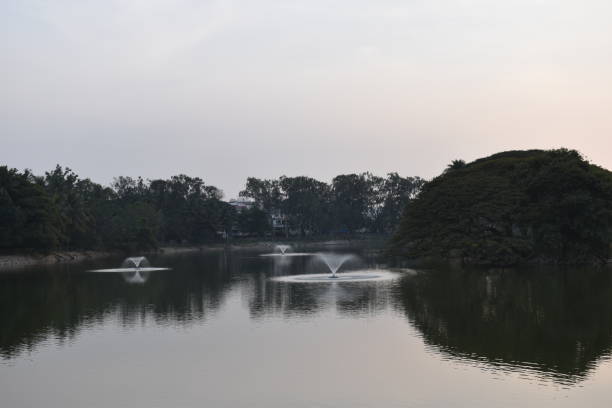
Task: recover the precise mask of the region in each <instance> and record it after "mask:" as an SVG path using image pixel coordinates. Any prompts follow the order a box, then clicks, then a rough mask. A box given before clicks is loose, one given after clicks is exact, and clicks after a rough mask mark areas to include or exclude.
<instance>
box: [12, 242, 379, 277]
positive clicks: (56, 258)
mask: <svg viewBox="0 0 612 408" xmlns="http://www.w3.org/2000/svg"><path fill="white" fill-rule="evenodd" d="M376 241H378V239H327V240H325V239H322V240H320V241H318V240H315V241H292V242H289V243H288V244H289V245H292V246H294V247H296V248H317V247H328V246H329V247H334V246H338V247H351V246H359V245H360V244H364V243H366V242H368V243H371V242H376ZM277 244H279V241H268V240H262V241H252V242H232V243H218V244H207V245H199V246H184V247H182V246H162V247H160V248H158V249H157V250H153V251H143V252H140V253H139V255H174V254H182V253H191V252H208V251H221V250H224V249H229V250H230V251H231V250H267V249H272V248H274V246H275V245H277ZM123 255H125V256H128V254H126V253H125V252H123V251H54V252H51V253H49V254H11V255H0V272H2V271H6V270H14V269H20V268H23V267H30V266H42V265H57V264H70V263H79V262H84V261H89V260H93V259H102V258H111V257H117V256H123Z"/></svg>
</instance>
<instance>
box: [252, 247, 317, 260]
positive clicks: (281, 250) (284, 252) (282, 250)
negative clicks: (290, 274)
mask: <svg viewBox="0 0 612 408" xmlns="http://www.w3.org/2000/svg"><path fill="white" fill-rule="evenodd" d="M292 250H293V247H292V246H291V245H285V244H278V245H274V252H272V253H269V254H260V255H259V256H272V257H274V256H278V257H283V258H284V257H291V256H309V255H312V254H311V253H308V252H292Z"/></svg>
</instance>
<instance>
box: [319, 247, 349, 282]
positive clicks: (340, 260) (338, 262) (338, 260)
mask: <svg viewBox="0 0 612 408" xmlns="http://www.w3.org/2000/svg"><path fill="white" fill-rule="evenodd" d="M316 255H317V258H318V259H320V260H322V261H323V262H325V265H327V267H328V268H329V271H330V272H331V276H329V278H330V279H338V276H337V275H336V273H337V272H338V270H339V269H340V268H341V267H342V265H343V264H344V263H345V262H346V261H349V260H351V259H355V258H356V256H355V255H352V254H334V253H322V252H320V253H318V254H316Z"/></svg>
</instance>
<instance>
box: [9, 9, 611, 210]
mask: <svg viewBox="0 0 612 408" xmlns="http://www.w3.org/2000/svg"><path fill="white" fill-rule="evenodd" d="M610 16H612V4H611V3H609V2H605V1H599V0H592V1H585V2H571V1H549V0H540V1H533V0H530V1H527V0H517V1H514V2H511V3H507V2H489V1H484V0H464V1H450V0H438V1H436V0H433V1H432V0H429V1H424V0H423V1H413V2H410V3H406V2H400V1H388V0H383V1H378V2H368V1H363V0H354V1H350V2H349V1H346V0H344V1H337V2H334V3H333V5H330V4H329V2H323V1H319V0H313V1H309V2H298V1H291V0H288V1H282V2H281V1H277V0H264V1H260V2H247V1H166V0H155V1H151V0H150V1H142V0H140V1H139V0H125V1H119V0H115V1H104V2H102V1H82V0H81V1H77V0H70V1H68V0H57V1H34V0H21V1H17V0H9V1H5V2H2V4H0V33H1V34H2V35H1V36H0V46H1V47H2V53H0V86H1V88H2V90H3V92H1V93H0V142H1V143H2V156H1V162H0V164H6V165H8V166H10V167H16V168H19V169H23V168H30V169H32V170H33V171H34V172H35V173H37V174H40V173H42V172H44V171H47V170H50V169H52V168H53V167H54V166H55V164H61V165H63V166H68V167H70V168H72V169H73V170H74V171H75V172H77V173H78V174H79V175H80V176H82V177H89V178H91V179H92V180H94V181H96V182H100V183H103V184H108V183H109V182H110V181H111V180H112V178H113V177H115V176H119V175H125V176H132V177H136V176H142V177H144V178H166V177H170V176H172V175H175V174H179V173H184V174H188V175H191V176H198V177H201V178H203V179H204V181H205V182H206V183H207V184H212V185H215V186H217V187H219V188H220V189H222V190H223V191H224V192H225V197H226V198H228V199H229V198H232V197H236V196H237V193H238V191H240V190H241V189H242V187H243V186H244V182H245V180H246V178H247V177H249V176H253V177H260V178H276V177H279V176H281V175H283V174H286V175H289V176H294V175H307V176H311V177H315V178H317V179H320V180H323V181H329V180H330V179H331V178H332V177H334V176H335V175H337V174H343V173H353V172H363V171H370V172H372V173H374V174H378V175H384V174H386V173H388V172H392V171H396V172H398V173H400V174H401V175H403V176H421V177H424V178H430V177H432V176H435V175H437V174H439V173H440V172H441V171H442V170H443V169H444V167H445V166H446V165H447V164H448V163H449V162H450V161H452V160H453V159H464V160H466V161H471V160H474V159H476V158H479V157H484V156H488V155H490V154H493V153H496V152H498V151H503V150H515V149H534V148H539V149H550V148H558V147H567V148H570V149H576V150H579V151H580V152H581V153H583V154H584V155H585V157H586V158H588V159H589V160H591V161H592V162H593V163H595V164H598V165H600V166H602V167H606V168H612V157H611V156H610V155H609V152H610V151H612V138H610V137H609V136H608V133H610V130H611V129H612V115H610V113H609V107H610V106H611V102H612V77H611V76H610V74H609V73H610V72H611V68H612V54H611V53H610V52H609V50H610V49H612V47H611V46H612V26H610V24H609V20H610Z"/></svg>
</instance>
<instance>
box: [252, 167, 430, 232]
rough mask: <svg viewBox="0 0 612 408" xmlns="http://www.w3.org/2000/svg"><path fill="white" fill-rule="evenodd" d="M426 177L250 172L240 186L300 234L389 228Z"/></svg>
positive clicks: (258, 204)
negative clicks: (260, 175)
mask: <svg viewBox="0 0 612 408" xmlns="http://www.w3.org/2000/svg"><path fill="white" fill-rule="evenodd" d="M424 183H425V181H424V180H423V179H421V178H419V177H401V176H399V175H398V174H397V173H389V174H388V175H387V177H386V178H383V177H377V176H374V175H372V174H370V173H361V174H343V175H339V176H337V177H335V178H334V179H333V180H332V182H331V184H327V183H324V182H321V181H318V180H316V179H313V178H310V177H303V176H302V177H285V176H283V177H280V178H279V179H272V180H261V179H257V178H253V177H250V178H248V179H247V183H246V188H245V189H244V190H243V191H242V192H240V195H241V196H242V197H247V198H250V199H252V200H254V201H255V203H257V206H258V208H260V209H262V210H263V211H264V212H266V213H267V214H272V213H274V212H277V213H280V214H282V215H283V216H284V217H285V220H286V223H287V225H288V228H290V229H293V230H294V231H297V232H298V233H299V234H300V235H305V234H316V235H322V234H330V233H349V234H350V233H355V232H359V231H368V232H376V233H390V232H392V231H394V230H395V228H396V226H397V224H398V222H399V220H400V217H401V215H402V211H403V208H404V207H405V205H406V203H407V202H408V201H409V200H411V199H413V198H414V197H416V195H417V194H418V192H419V191H420V189H421V188H422V187H423V184H424Z"/></svg>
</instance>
